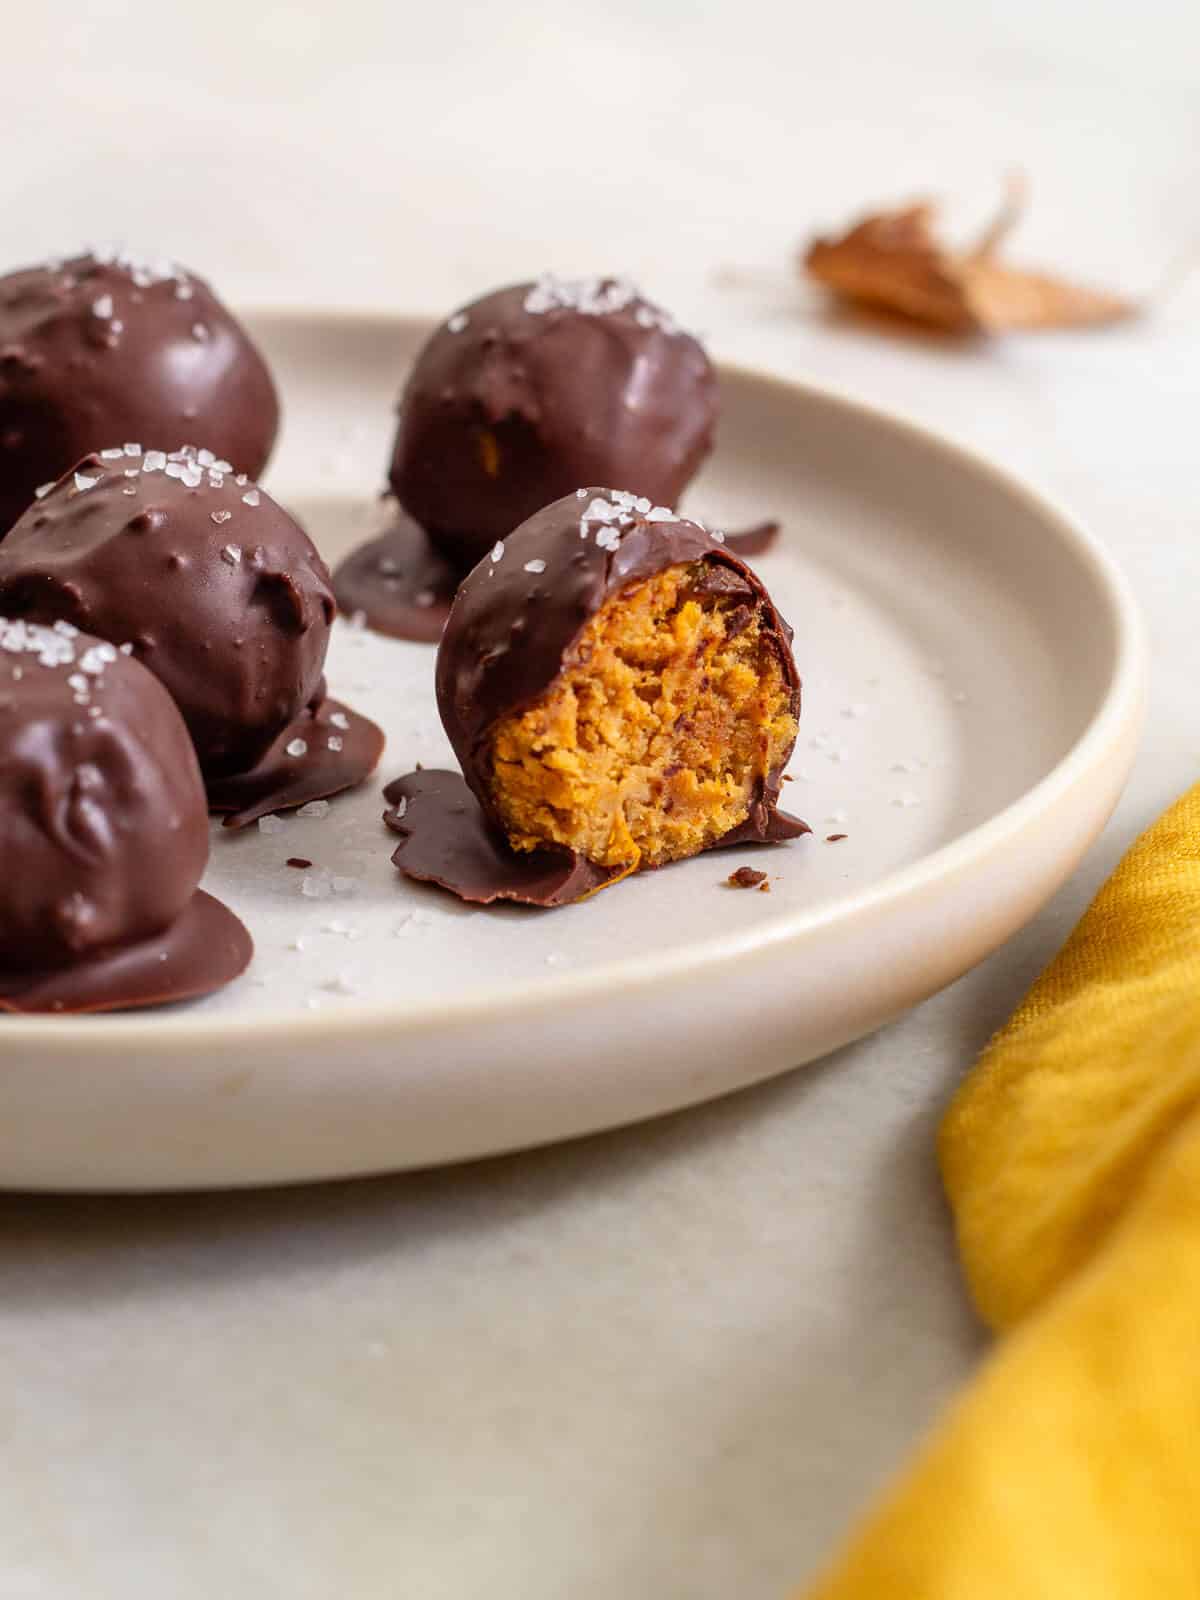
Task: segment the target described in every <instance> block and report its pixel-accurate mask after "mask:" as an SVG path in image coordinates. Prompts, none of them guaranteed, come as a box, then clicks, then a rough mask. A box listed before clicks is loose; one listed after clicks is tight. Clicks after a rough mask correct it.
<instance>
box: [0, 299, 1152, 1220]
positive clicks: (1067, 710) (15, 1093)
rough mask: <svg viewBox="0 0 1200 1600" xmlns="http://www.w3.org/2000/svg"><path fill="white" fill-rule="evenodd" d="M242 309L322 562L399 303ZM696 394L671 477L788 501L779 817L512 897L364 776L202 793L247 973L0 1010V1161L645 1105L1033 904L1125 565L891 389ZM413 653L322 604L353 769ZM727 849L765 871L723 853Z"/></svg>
mask: <svg viewBox="0 0 1200 1600" xmlns="http://www.w3.org/2000/svg"><path fill="white" fill-rule="evenodd" d="M255 326H256V330H257V333H258V335H259V336H260V338H261V340H262V342H263V344H264V346H265V347H266V350H267V353H268V355H269V358H270V359H271V361H272V362H273V364H274V366H275V369H276V372H277V374H278V377H279V379H280V383H281V387H282V389H283V393H284V399H285V406H286V419H285V433H284V439H283V444H282V448H281V450H280V453H279V455H278V458H277V460H276V462H275V464H274V466H273V469H272V471H271V473H270V476H269V479H268V480H267V481H268V483H269V486H270V488H271V489H272V491H273V492H274V493H275V494H276V495H277V496H278V497H279V498H280V499H282V500H283V501H284V502H285V503H288V504H290V505H291V506H292V507H293V508H294V509H295V510H296V511H297V512H298V513H299V514H300V515H301V516H302V518H303V519H304V520H305V521H306V523H307V525H308V527H309V529H310V531H311V532H312V534H313V536H314V538H315V539H316V541H317V543H318V544H319V545H320V546H321V547H322V549H323V551H324V553H325V555H326V556H327V557H328V558H329V560H330V562H331V563H333V562H334V561H336V560H337V559H338V558H339V557H340V556H341V555H342V554H343V553H344V551H345V550H347V549H348V548H349V546H350V545H351V544H352V543H353V542H355V541H356V540H358V539H360V538H362V537H363V536H365V535H366V534H367V533H369V532H370V531H371V530H372V529H373V528H374V527H376V526H378V525H379V519H380V512H379V508H378V505H377V502H376V500H375V492H376V490H377V488H378V486H379V484H380V482H381V480H382V473H383V467H384V464H385V461H386V456H387V449H388V443H389V437H390V432H391V425H392V407H393V403H394V398H395V394H396V391H397V388H398V386H399V382H400V379H401V376H402V373H403V370H404V367H405V365H406V362H407V360H408V358H409V356H410V354H411V352H412V351H413V349H414V347H415V345H416V343H417V342H418V340H419V338H420V337H421V334H422V331H423V330H422V328H421V326H420V325H418V324H416V323H411V322H405V321H401V320H389V319H383V318H378V319H373V318H369V317H342V316H337V315H328V316H323V315H312V316H283V315H267V316H261V317H259V318H257V319H255ZM723 406H724V411H723V421H722V426H721V434H720V443H719V447H718V450H717V453H716V457H715V460H714V461H713V463H712V465H711V467H710V469H709V470H708V471H707V472H706V474H705V476H704V478H703V480H702V481H701V482H700V483H698V484H697V485H696V486H695V488H694V489H693V491H692V493H691V495H690V496H689V500H688V505H689V506H690V507H691V508H692V509H694V510H695V511H696V512H697V514H699V515H701V516H703V517H704V518H706V519H708V520H711V521H714V522H717V523H719V524H723V525H725V526H729V527H736V526H739V525H743V526H744V525H746V524H747V523H750V522H752V521H756V520H759V519H761V518H762V517H764V516H767V515H777V516H779V517H781V518H782V519H783V521H784V527H785V532H784V537H783V539H782V540H781V542H780V544H779V545H778V546H777V549H776V551H775V552H773V553H772V554H771V555H769V556H768V557H766V558H764V559H762V560H761V561H760V562H759V563H758V565H759V567H760V569H761V571H762V573H763V576H764V577H765V578H766V580H767V583H768V585H769V586H770V588H771V590H772V593H773V594H774V596H775V598H776V600H777V601H778V602H779V603H780V605H781V609H782V610H783V612H784V614H785V615H786V616H787V617H788V618H789V619H790V621H791V622H792V624H793V626H794V627H795V630H796V642H795V653H796V658H797V661H798V663H799V666H800V671H801V674H802V676H803V678H804V694H805V704H804V715H803V719H802V727H801V736H800V740H799V743H798V745H797V750H796V755H795V758H794V761H793V764H792V776H793V779H794V782H793V783H792V784H791V785H790V786H789V788H788V790H787V795H786V798H787V801H788V803H789V804H790V806H791V808H792V809H793V810H796V811H798V812H799V813H800V814H801V815H802V816H804V817H806V818H807V819H808V820H809V821H810V822H811V823H812V825H813V828H814V834H813V837H812V838H811V839H808V840H804V841H801V842H800V843H798V844H795V845H792V846H788V847H784V848H780V849H777V850H772V851H764V850H757V851H755V850H742V851H730V852H722V853H720V854H716V855H710V856H705V857H701V858H700V859H698V860H695V861H691V862H687V863H684V864H682V865H680V866H676V867H673V868H671V869H669V870H667V871H665V872H660V873H656V874H650V875H648V876H646V877H642V878H636V879H633V880H630V881H628V882H626V883H624V884H622V885H620V886H619V887H617V888H614V889H613V890H611V891H609V892H608V893H605V894H602V895H600V896H598V897H597V898H596V899H594V900H592V901H590V902H588V903H586V904H584V905H580V906H573V907H568V908H566V909H563V910H559V911H555V912H550V913H537V912H528V911H523V910H519V909H516V908H511V907H510V908H502V909H497V910H468V909H467V908H465V907H464V906H462V905H460V904H458V903H457V902H456V901H454V900H452V899H450V898H449V897H447V896H445V895H443V894H441V893H440V892H438V891H436V890H432V889H426V888H423V887H419V886H416V885H414V884H411V883H408V882H406V881H405V880H403V879H401V878H400V877H399V875H398V874H397V873H396V871H395V870H394V868H392V866H391V865H390V863H389V857H390V854H391V851H392V848H393V845H394V843H395V841H394V839H392V837H391V836H390V835H388V834H387V833H386V832H385V831H384V829H383V827H382V826H381V824H380V821H379V814H380V810H381V802H380V796H379V783H378V782H375V783H372V784H370V785H367V786H365V787H364V788H363V789H362V790H360V791H359V792H358V793H356V794H354V795H351V796H348V797H345V798H343V799H341V800H338V801H336V802H335V803H334V806H333V809H332V811H331V813H330V815H329V816H328V817H326V818H325V819H323V820H308V821H304V820H300V819H295V818H293V819H289V820H287V821H286V822H285V823H284V824H283V826H282V829H281V830H280V831H278V832H276V833H264V832H262V831H258V830H253V831H250V832H248V833H246V834H244V835H240V836H230V835H229V834H228V833H226V834H224V835H220V833H219V830H215V833H216V835H217V836H215V837H214V844H213V856H212V862H211V866H210V869H209V872H208V876H207V877H206V879H205V883H206V886H207V887H208V888H209V889H211V890H212V891H213V893H215V894H217V895H220V896H221V897H222V898H223V899H225V900H227V901H228V902H229V903H230V904H231V905H232V906H234V907H235V909H236V910H237V911H238V912H240V913H241V915H242V916H243V917H244V918H245V920H246V922H247V923H248V924H249V925H250V928H251V930H252V931H253V933H254V936H255V940H256V944H257V956H256V959H255V962H254V965H253V966H252V968H251V970H250V973H249V974H248V975H247V977H245V978H244V979H242V980H241V981H240V982H238V983H237V984H235V985H234V986H232V987H231V988H229V989H228V990H226V991H225V992H224V993H223V994H221V995H218V996H214V997H213V998H211V999H209V1000H206V1001H203V1002H200V1003H198V1004H195V1005H192V1006H188V1007H179V1008H175V1009H173V1010H169V1011H165V1012H161V1013H157V1014H143V1015H140V1016H139V1015H134V1016H128V1017H105V1018H99V1019H90V1020H89V1019H86V1018H84V1019H62V1020H58V1019H29V1020H25V1019H12V1018H6V1019H4V1020H3V1022H2V1023H0V1050H2V1051H3V1058H2V1071H0V1183H2V1184H5V1185H8V1186H10V1187H11V1186H23V1187H30V1188H63V1189H66V1188H148V1187H189V1186H198V1185H223V1184H248V1183H268V1182H276V1181H281V1180H288V1179H303V1178H317V1177H325V1176H332V1175H335V1174H350V1173H363V1172H371V1171H377V1170H382V1169H387V1168H401V1167H407V1166H417V1165H425V1164H431V1163H436V1162H445V1161H454V1160H459V1159H462V1158H465V1157H470V1156H477V1155H481V1154H485V1153H488V1152H493V1151H500V1150H505V1149H511V1148H514V1147H517V1146H521V1145H528V1144H534V1143H538V1142H541V1141H546V1140H552V1139H562V1138H566V1137H568V1136H570V1135H573V1134H579V1133H583V1132H587V1131H591V1130H595V1129H599V1128H603V1127H608V1126H612V1125H614V1124H617V1123H621V1122H628V1121H633V1120H636V1119H638V1118H642V1117H648V1116H653V1115H654V1114H656V1113H658V1112H662V1111H666V1110H668V1109H671V1108H674V1107H678V1106H681V1105H685V1104H688V1103H690V1102H694V1101H698V1100H702V1099H705V1098H707V1097H709V1096H712V1095H718V1094H722V1093H724V1092H726V1091H728V1090H731V1089H735V1088H738V1087H740V1086H742V1085H745V1084H748V1083H752V1082H754V1081H756V1080H757V1079H760V1078H764V1077H767V1076H769V1075H770V1074H773V1073H777V1072H781V1071H784V1070H785V1069H787V1068H789V1067H794V1066H797V1065H799V1064H800V1063H802V1062H804V1061H808V1060H811V1059H812V1058H813V1057H815V1056H819V1055H821V1054H823V1053H825V1052H826V1051H828V1050H831V1049H833V1048H834V1047H835V1046H837V1045H841V1044H843V1043H845V1042H847V1041H848V1040H850V1039H852V1038H855V1037H856V1036H858V1035H860V1034H863V1033H865V1032H867V1031H869V1030H870V1029H873V1028H876V1027H878V1026H879V1025H880V1024H881V1023H882V1022H885V1021H886V1020H887V1019H888V1018H890V1017H893V1016H895V1015H896V1014H897V1013H898V1012H900V1011H902V1010H904V1009H905V1008H906V1007H909V1006H911V1005H913V1004H914V1003H915V1002H917V1001H918V1000H921V999H922V998H924V997H925V996H927V995H929V994H931V993H933V992H934V991H935V990H936V989H938V988H940V987H942V986H943V985H944V984H946V983H948V982H950V981H951V979H953V978H955V977H957V976H958V975H959V974H960V973H962V972H963V971H965V970H966V969H967V968H968V967H970V966H971V965H972V964H973V963H975V962H977V961H979V960H980V959H981V958H982V957H983V956H985V955H987V954H988V952H989V951H991V950H993V949H994V948H995V947H996V946H997V945H998V944H1000V943H1001V941H1002V940H1004V939H1006V938H1008V937H1009V935H1010V934H1012V933H1013V932H1014V931H1015V930H1016V929H1017V928H1018V927H1020V926H1021V924H1022V923H1024V922H1025V921H1026V920H1027V919H1028V918H1029V917H1031V916H1032V915H1033V914H1034V913H1035V912H1036V911H1037V910H1038V908H1039V907H1040V906H1041V905H1042V904H1043V902H1044V901H1045V900H1046V899H1047V898H1048V897H1049V896H1050V895H1051V894H1052V893H1053V892H1054V890H1055V889H1056V888H1057V887H1058V886H1059V884H1061V883H1062V881H1063V880H1064V878H1065V877H1066V876H1067V875H1068V873H1069V872H1070V871H1071V869H1072V868H1073V867H1074V865H1075V864H1076V862H1077V861H1078V860H1079V858H1080V856H1081V855H1082V853H1083V851H1084V850H1085V849H1086V848H1087V846H1088V844H1089V843H1090V842H1091V840H1092V839H1093V838H1094V836H1095V835H1096V833H1097V831H1098V830H1099V828H1100V827H1101V826H1102V825H1103V823H1104V821H1105V819H1106V818H1107V817H1108V815H1109V812H1110V811H1111V809H1112V807H1113V805H1114V803H1115V801H1116V798H1117V796H1118V793H1119V791H1120V789H1121V786H1122V784H1123V782H1124V780H1125V778H1126V775H1127V773H1128V769H1129V766H1130V762H1131V760H1132V755H1133V750H1134V744H1135V739H1136V734H1137V728H1138V723H1139V714H1140V707H1141V697H1142V677H1143V648H1142V643H1141V636H1140V630H1139V625H1138V621H1137V617H1136V615H1135V612H1134V609H1133V605H1132V602H1131V600H1130V598H1129V594H1128V591H1127V589H1126V587H1125V585H1124V582H1123V581H1122V579H1121V578H1120V576H1119V574H1118V573H1117V572H1116V571H1115V570H1114V568H1113V567H1112V565H1111V563H1110V562H1109V561H1108V559H1107V557H1106V556H1105V555H1104V554H1103V553H1102V551H1101V550H1100V549H1099V548H1098V547H1097V546H1096V545H1095V544H1094V543H1093V541H1092V540H1091V539H1090V538H1089V537H1088V536H1087V535H1086V534H1085V533H1083V532H1082V531H1081V530H1080V529H1078V528H1077V527H1074V526H1073V525H1072V524H1071V523H1070V522H1068V521H1067V520H1065V519H1064V518H1063V517H1062V516H1061V515H1060V514H1058V513H1057V512H1056V511H1054V510H1053V509H1051V508H1050V507H1049V506H1047V505H1046V504H1045V503H1044V502H1042V501H1041V500H1039V499H1038V498H1037V497H1036V496H1034V495H1033V494H1031V493H1030V492H1029V491H1028V490H1026V489H1024V488H1023V487H1022V486H1021V485H1020V484H1018V483H1015V482H1014V481H1012V480H1011V479H1009V478H1007V477H1005V476H1004V475H1003V474H1002V473H1000V472H999V471H997V470H996V469H994V468H992V467H990V466H988V465H987V464H985V463H984V462H982V461H980V460H978V459H976V458H974V457H972V456H969V455H966V454H964V453H962V452H961V451H959V450H957V449H955V448H954V447H952V446H951V445H949V444H947V443H945V442H942V441H940V440H938V439H936V438H933V437H931V436H930V435H928V434H925V433H922V432H920V431H918V430H917V429H914V428H912V427H910V426H908V425H907V424H905V423H902V422H899V421H896V420H894V419H891V418H888V417H885V416H882V415H879V414H877V413H875V412H872V411H869V410H867V409H864V408H862V407H860V406H857V405H855V404H853V403H851V402H848V401H846V400H844V399H839V398H836V397H834V396H832V395H830V394H828V393H824V392H820V391H817V390H812V389H806V388H802V387H798V386H793V385H789V384H785V383H782V382H778V381H774V380H771V379H769V378H765V377H761V376H755V375H753V374H750V373H744V372H726V373H725V374H724V378H723ZM198 442H200V443H202V442H203V441H198ZM616 487H620V486H619V485H617V486H616ZM433 660H434V652H433V650H432V649H431V648H430V647H428V646H420V645H407V644H399V643H396V642H394V641H391V640H386V639H383V638H380V637H377V636H375V635H373V634H371V633H368V632H364V631H356V630H353V629H351V628H350V627H348V626H346V625H344V624H341V623H339V624H338V631H337V636H336V638H335V640H334V645H333V648H332V651H331V656H330V666H329V680H330V685H331V687H332V689H333V690H334V691H335V692H336V693H337V694H338V695H339V696H340V697H342V698H344V699H347V700H349V701H350V702H351V703H353V704H354V705H356V706H358V707H360V708H361V709H362V710H364V711H366V712H368V713H369V714H370V715H371V716H373V717H374V718H376V719H377V720H378V721H379V722H380V723H381V724H382V725H383V727H384V728H385V730H386V732H387V735H388V749H387V752H386V755H385V757H384V763H383V767H382V768H381V772H380V779H381V780H382V778H384V777H386V776H392V775H395V774H397V773H400V772H402V771H407V770H409V769H410V768H411V767H412V766H413V764H414V763H415V762H417V761H421V762H424V763H425V764H426V765H434V764H442V763H445V762H446V760H447V756H448V751H447V747H446V744H445V741H444V739H443V736H442V733H441V729H440V726H439V724H438V720H437V715H436V711H435V708H434V701H433V693H432V678H433ZM834 833H844V834H846V835H847V837H846V838H845V839H844V840H841V841H839V842H836V843H828V842H826V836H827V835H829V834H834ZM288 856H305V857H309V858H311V859H312V860H313V862H314V864H315V867H314V872H313V873H312V874H304V873H301V872H298V871H296V870H294V869H291V868H288V867H287V866H286V865H285V864H284V863H285V859H286V857H288ZM743 863H753V865H755V866H757V867H760V868H766V869H767V870H768V871H769V873H770V875H771V876H770V881H771V893H770V895H765V894H761V893H757V892H744V891H736V890H732V889H729V888H727V887H725V886H724V879H725V878H726V876H727V875H728V873H729V872H730V871H731V870H732V869H733V868H734V867H736V866H738V865H740V864H743ZM335 879H336V880H337V882H336V884H335V883H334V880H335ZM306 888H307V889H308V890H309V891H312V890H316V891H317V895H316V896H314V895H313V894H311V893H306V892H305V889H306ZM297 944H299V945H300V946H301V948H299V949H298V948H296V945H297Z"/></svg>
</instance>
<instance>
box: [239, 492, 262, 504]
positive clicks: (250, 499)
mask: <svg viewBox="0 0 1200 1600" xmlns="http://www.w3.org/2000/svg"><path fill="white" fill-rule="evenodd" d="M261 499H262V495H260V494H259V492H258V490H257V489H247V490H246V492H245V494H244V495H243V496H242V504H243V505H244V506H256V505H258V503H259V501H260V500H261Z"/></svg>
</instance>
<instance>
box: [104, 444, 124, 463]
mask: <svg viewBox="0 0 1200 1600" xmlns="http://www.w3.org/2000/svg"><path fill="white" fill-rule="evenodd" d="M124 454H125V452H124V450H122V449H121V447H120V445H118V446H117V448H116V449H115V450H101V452H100V459H101V461H120V460H121V459H122V457H123V456H124Z"/></svg>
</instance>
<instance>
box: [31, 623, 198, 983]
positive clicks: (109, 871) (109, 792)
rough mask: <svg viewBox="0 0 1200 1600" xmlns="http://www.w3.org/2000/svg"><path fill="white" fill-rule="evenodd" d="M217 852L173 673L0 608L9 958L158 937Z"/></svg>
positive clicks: (40, 963)
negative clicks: (164, 677)
mask: <svg viewBox="0 0 1200 1600" xmlns="http://www.w3.org/2000/svg"><path fill="white" fill-rule="evenodd" d="M2 609H3V608H0V610H2ZM207 859H208V814H207V806H206V804H205V798H204V785H203V783H202V781H201V778H200V770H199V767H198V766H197V764H196V757H195V754H194V752H193V750H192V746H191V741H190V740H189V739H188V736H187V730H186V729H185V727H184V725H183V723H182V721H181V720H180V716H179V713H178V711H176V709H175V707H174V706H173V705H172V703H171V698H170V696H169V695H168V694H167V692H166V690H165V689H163V687H162V685H161V684H159V683H157V682H156V681H155V680H154V678H153V677H152V676H151V675H150V673H148V672H147V671H146V670H145V668H144V667H141V666H139V665H138V663H137V662H136V661H134V660H132V659H131V658H130V657H128V656H125V655H122V654H121V653H120V651H118V650H117V649H116V648H115V647H114V646H113V645H111V644H109V643H108V642H107V641H104V640H100V639H96V638H91V637H88V636H87V635H85V634H80V633H77V632H76V630H75V629H74V628H72V627H71V626H70V625H69V624H65V623H58V624H56V625H55V626H54V627H53V628H44V627H40V626H37V625H29V624H27V623H25V622H22V621H12V620H8V619H5V618H3V617H0V861H2V862H3V863H4V867H3V873H2V874H0V969H2V970H5V971H10V972H11V971H14V970H15V971H19V972H26V971H30V970H34V969H37V968H42V967H55V966H60V965H63V964H67V963H70V962H73V961H79V960H81V959H85V958H87V957H89V956H91V955H93V954H94V953H95V952H97V951H100V950H105V949H108V948H110V947H112V946H115V945H123V944H130V943H135V942H138V941H141V940H145V939H148V938H150V937H151V936H152V935H154V934H157V933H159V932H161V931H162V930H163V929H165V928H166V927H168V926H169V925H170V924H171V923H173V922H175V921H176V919H177V918H178V917H180V916H181V915H182V913H183V911H184V909H185V907H187V905H188V904H189V902H190V901H191V899H192V896H193V894H194V893H195V890H196V886H197V884H198V883H199V882H200V874H201V873H202V872H203V870H204V865H205V862H206V861H207Z"/></svg>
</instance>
